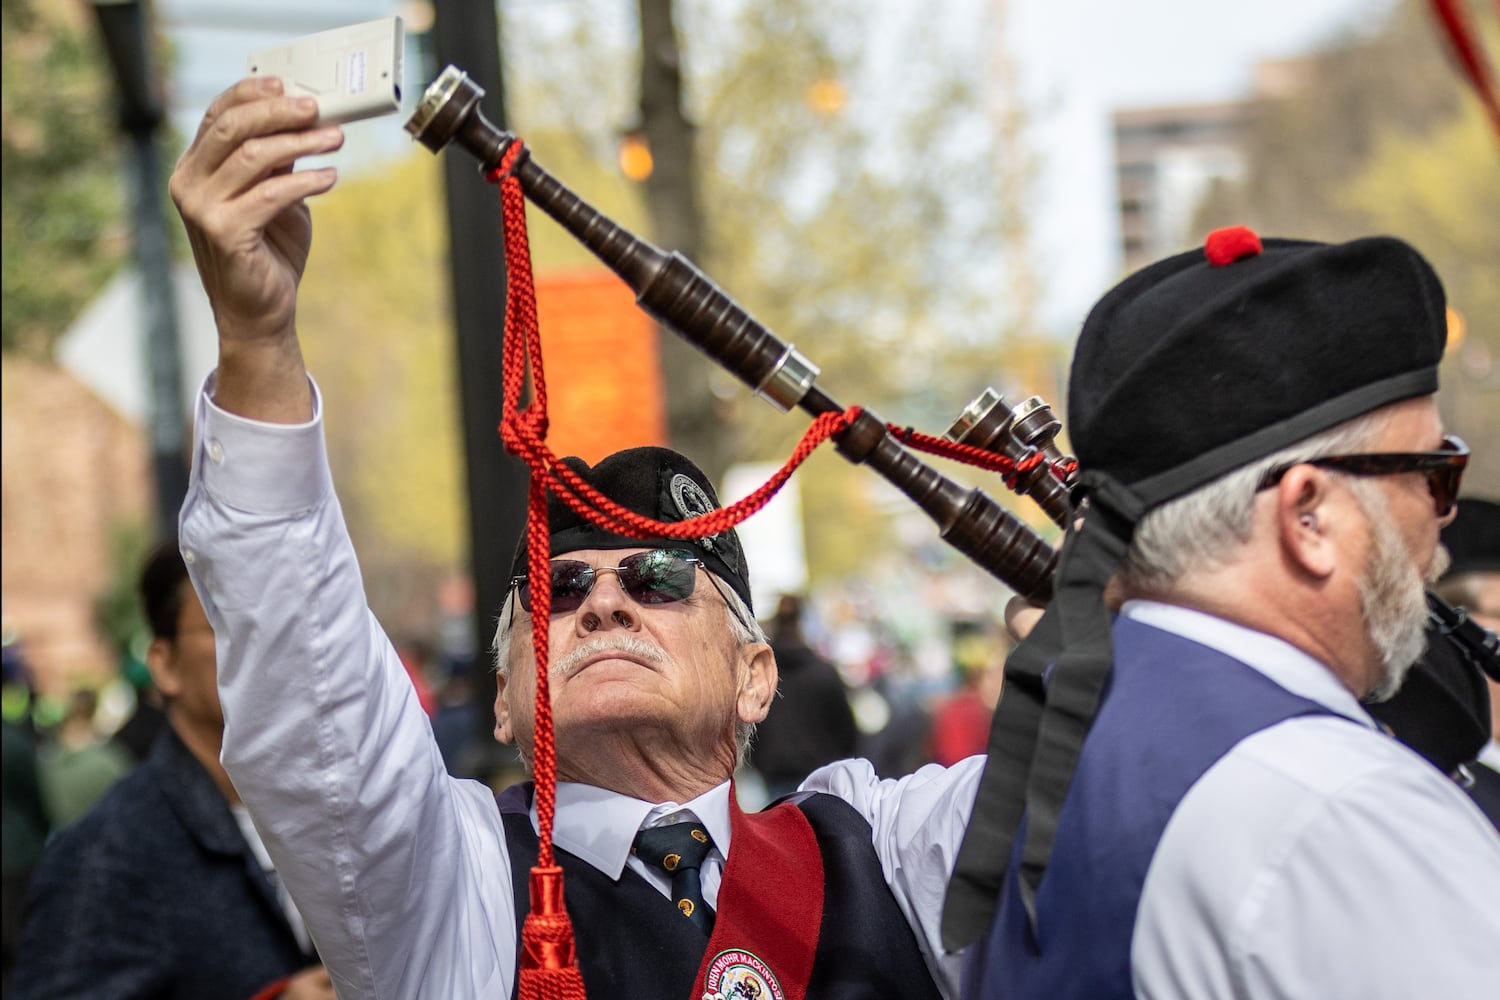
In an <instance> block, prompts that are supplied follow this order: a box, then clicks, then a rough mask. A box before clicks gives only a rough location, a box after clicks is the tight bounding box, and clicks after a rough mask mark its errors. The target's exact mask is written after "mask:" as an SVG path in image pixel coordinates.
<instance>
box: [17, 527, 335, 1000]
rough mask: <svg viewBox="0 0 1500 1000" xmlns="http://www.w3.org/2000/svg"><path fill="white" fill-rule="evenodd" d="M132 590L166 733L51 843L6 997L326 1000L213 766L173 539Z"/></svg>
mask: <svg viewBox="0 0 1500 1000" xmlns="http://www.w3.org/2000/svg"><path fill="white" fill-rule="evenodd" d="M141 595H142V598H143V600H144V602H145V606H146V613H147V617H148V619H149V620H150V623H151V631H152V635H153V637H154V638H153V639H152V642H151V646H150V649H149V651H148V653H147V656H146V662H147V665H148V666H149V667H150V670H151V674H152V677H153V679H154V681H155V684H156V686H157V688H158V689H159V690H160V691H161V693H162V696H163V697H164V699H165V701H166V711H167V728H165V729H164V730H163V731H162V732H161V734H160V735H159V736H158V737H157V740H156V742H155V744H154V745H153V747H152V750H151V753H150V755H149V756H148V757H147V759H146V761H145V762H144V763H143V764H141V765H140V767H138V768H136V769H135V771H134V772H132V773H131V774H130V775H128V776H127V777H126V778H125V779H124V780H122V781H120V782H119V783H118V784H117V785H116V786H115V787H114V788H113V789H111V790H110V791H109V792H108V793H107V794H106V795H105V796H104V797H103V798H101V799H100V800H99V802H98V803H97V804H96V805H95V806H94V807H93V808H92V809H91V810H89V811H88V812H87V813H86V814H84V815H83V816H82V817H81V818H80V819H79V820H78V821H77V822H76V823H74V824H73V825H72V826H70V827H68V828H67V829H66V830H63V831H62V832H61V833H59V834H58V835H57V836H56V837H54V838H53V840H52V841H51V842H50V843H49V844H48V846H47V850H46V852H45V853H44V854H43V856H42V861H41V864H40V866H39V867H38V868H37V871H36V874H35V876H34V878H33V879H32V883H31V898H30V902H29V906H28V909H27V912H26V922H25V926H24V928H23V931H22V937H21V942H20V946H19V948H18V951H17V960H16V967H15V979H14V987H15V990H16V995H17V996H18V997H20V998H28V997H78V998H93V997H109V998H111V1000H129V998H136V997H140V998H144V997H153V998H174V1000H200V998H205V997H229V998H246V997H257V998H259V997H265V998H270V997H279V998H282V1000H332V998H333V995H334V994H333V984H332V982H331V981H330V980H329V977H328V974H327V973H326V972H325V971H324V970H323V968H322V967H321V966H315V965H314V964H313V963H315V962H316V958H315V957H313V954H312V947H311V942H310V941H309V939H308V936H307V931H306V928H305V926H304V924H303V922H302V918H301V917H300V915H298V913H297V910H296V908H295V907H294V906H293V905H292V903H291V900H290V897H289V896H288V895H287V893H286V891H285V890H284V889H283V888H282V887H281V884H280V881H279V880H278V879H277V878H276V875H275V872H274V871H272V870H271V862H270V858H269V857H268V856H267V854H266V850H265V847H264V846H263V845H262V844H261V841H260V837H259V835H258V834H257V833H256V831H255V828H254V826H253V825H252V824H251V822H250V818H249V814H248V813H247V812H246V811H245V809H244V807H243V806H241V805H240V802H239V796H238V795H237V794H236V793H235V790H234V787H233V786H232V785H231V784H230V782H229V778H228V776H227V775H226V774H225V773H224V769H223V767H222V766H220V764H219V753H220V750H221V747H222V743H223V733H224V716H223V712H222V709H221V708H220V706H219V694H218V689H217V670H216V665H215V652H214V636H213V632H212V630H211V629H210V627H209V624H208V619H207V617H206V616H205V615H204V613H203V606H202V605H201V604H200V603H199V602H198V598H197V595H196V594H194V593H193V589H192V587H191V585H190V584H189V583H188V579H187V568H186V566H185V565H184V564H183V561H182V556H181V555H180V554H179V553H178V551H177V546H176V544H175V542H170V543H168V544H165V545H162V546H161V547H159V548H158V549H157V550H156V551H155V552H153V554H152V555H151V557H150V559H149V560H148V561H147V564H146V567H145V571H144V572H143V573H142V576H141Z"/></svg>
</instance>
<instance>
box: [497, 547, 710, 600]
mask: <svg viewBox="0 0 1500 1000" xmlns="http://www.w3.org/2000/svg"><path fill="white" fill-rule="evenodd" d="M702 565H703V562H702V560H699V559H696V558H694V557H693V556H691V555H689V554H688V553H687V552H684V551H682V550H681V549H649V550H647V551H645V552H637V553H636V554H635V555H631V556H626V557H625V558H624V559H621V560H620V565H618V566H590V565H589V564H588V563H586V562H583V561H582V560H579V559H554V560H552V613H553V614H554V615H561V614H567V613H568V612H570V611H577V610H578V608H579V606H581V605H582V604H583V602H584V600H585V599H586V598H587V597H588V596H589V593H590V592H591V591H592V590H593V589H594V584H595V583H597V582H598V581H599V574H601V573H613V574H614V575H615V579H617V580H619V581H620V587H621V589H623V590H624V591H625V593H627V594H629V595H630V598H631V600H633V601H635V602H636V603H637V604H675V603H676V602H678V601H685V600H687V599H688V598H689V597H691V596H693V588H694V587H695V586H696V585H697V583H698V567H699V566H702ZM712 579H713V577H712V575H711V574H710V576H709V580H710V581H712ZM511 585H512V586H513V587H514V588H515V590H516V598H517V600H519V601H520V602H521V607H522V608H524V609H525V610H526V611H527V612H528V613H529V612H530V611H531V584H530V583H529V582H528V580H527V579H526V577H524V576H518V577H516V578H515V579H514V580H512V581H511Z"/></svg>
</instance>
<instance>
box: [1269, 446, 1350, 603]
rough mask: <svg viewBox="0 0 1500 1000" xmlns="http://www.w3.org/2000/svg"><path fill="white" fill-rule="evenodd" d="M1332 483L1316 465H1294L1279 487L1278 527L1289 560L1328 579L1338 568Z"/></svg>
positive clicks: (1312, 573) (1305, 571)
mask: <svg viewBox="0 0 1500 1000" xmlns="http://www.w3.org/2000/svg"><path fill="white" fill-rule="evenodd" d="M1331 486H1332V481H1331V480H1330V478H1329V476H1328V474H1327V473H1326V472H1324V471H1323V470H1321V469H1319V468H1317V467H1316V466H1312V465H1298V466H1293V467H1292V468H1291V469H1290V470H1288V471H1287V473H1286V475H1285V476H1283V477H1282V479H1281V482H1280V483H1278V484H1277V486H1276V493H1275V502H1276V515H1275V516H1276V528H1277V532H1278V534H1279V536H1280V539H1281V550H1282V553H1283V554H1284V556H1285V558H1286V559H1287V560H1288V561H1290V562H1291V563H1292V564H1293V565H1294V566H1295V567H1296V568H1297V569H1299V570H1300V571H1301V572H1304V573H1307V574H1308V575H1310V576H1313V577H1315V578H1317V579H1326V578H1327V577H1329V576H1331V575H1332V574H1333V572H1334V570H1336V569H1337V568H1338V560H1339V549H1338V545H1337V544H1336V538H1335V532H1334V531H1333V527H1334V526H1335V525H1336V524H1337V523H1338V520H1337V516H1336V515H1337V511H1336V510H1334V507H1335V506H1336V505H1335V504H1334V502H1333V497H1332V492H1331Z"/></svg>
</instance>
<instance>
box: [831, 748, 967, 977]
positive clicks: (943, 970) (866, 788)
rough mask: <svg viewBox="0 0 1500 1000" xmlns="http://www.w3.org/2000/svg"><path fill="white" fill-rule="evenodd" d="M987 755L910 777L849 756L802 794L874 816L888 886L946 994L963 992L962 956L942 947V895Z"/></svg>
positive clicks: (873, 832) (932, 766)
mask: <svg viewBox="0 0 1500 1000" xmlns="http://www.w3.org/2000/svg"><path fill="white" fill-rule="evenodd" d="M983 769H984V757H983V756H975V757H970V758H968V759H966V760H962V761H960V762H959V763H957V764H955V765H953V766H952V767H947V768H944V767H940V766H938V765H936V764H929V765H927V766H926V767H923V768H920V769H919V770H917V771H915V772H913V773H912V774H909V775H907V776H906V777H904V778H887V779H881V778H880V777H878V776H877V775H876V774H875V769H874V767H873V766H871V764H870V762H869V761H867V760H845V761H839V762H838V763H836V764H830V765H828V766H827V767H823V768H819V769H818V770H816V771H814V772H813V773H812V774H811V775H809V776H808V778H807V780H806V781H804V782H803V783H802V789H803V790H804V791H813V792H827V793H829V794H831V795H837V796H838V797H839V798H841V799H843V800H844V801H845V802H848V803H849V804H850V805H851V806H853V807H854V808H855V809H856V810H857V811H858V812H859V814H860V815H862V816H863V817H864V818H865V819H866V820H868V821H869V824H870V831H871V838H872V840H873V842H874V845H875V853H876V855H877V856H878V857H879V858H880V864H881V868H882V869H883V870H884V874H885V880H886V883H887V884H888V885H889V886H890V887H891V892H892V894H893V895H894V896H895V897H896V903H897V905H898V906H900V907H901V912H902V913H904V914H906V919H907V920H908V921H909V922H910V923H911V927H912V931H913V932H914V933H915V934H916V937H917V944H918V945H919V946H920V947H921V949H922V955H923V957H924V958H926V960H927V966H928V968H929V969H930V970H931V972H932V975H933V979H934V980H935V981H936V982H937V984H938V988H939V989H940V990H941V991H942V993H943V995H944V996H946V997H956V996H958V982H959V972H960V969H961V967H962V964H963V953H962V952H958V953H955V954H951V955H950V954H945V953H944V952H943V947H942V916H943V899H944V898H945V897H946V896H947V893H948V879H949V878H950V877H951V876H952V874H953V865H954V862H955V860H956V859H957V857H958V848H959V844H960V843H961V842H962V840H963V835H964V828H965V826H967V825H968V822H969V813H970V812H971V811H972V810H973V808H974V796H975V795H976V794H977V792H978V790H979V776H980V773H981V772H982V771H983Z"/></svg>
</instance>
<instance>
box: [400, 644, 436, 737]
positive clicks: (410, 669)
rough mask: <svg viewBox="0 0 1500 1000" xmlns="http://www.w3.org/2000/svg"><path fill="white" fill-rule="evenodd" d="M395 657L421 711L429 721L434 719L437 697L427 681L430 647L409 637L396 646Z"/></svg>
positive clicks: (431, 653)
mask: <svg viewBox="0 0 1500 1000" xmlns="http://www.w3.org/2000/svg"><path fill="white" fill-rule="evenodd" d="M396 655H397V657H399V658H400V660H401V666H403V667H405V668H406V676H407V677H408V678H410V680H411V686H412V690H414V691H416V693H417V703H418V704H420V705H421V706H422V711H424V712H426V713H427V717H428V718H429V719H433V718H436V717H437V713H438V703H437V696H436V695H435V694H434V693H433V691H432V685H431V684H429V683H428V681H427V676H428V671H429V670H430V669H431V661H432V655H433V649H432V646H431V645H430V644H429V643H428V642H427V641H426V640H425V639H417V638H411V637H409V638H407V639H404V640H402V641H401V642H399V643H397V644H396Z"/></svg>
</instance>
